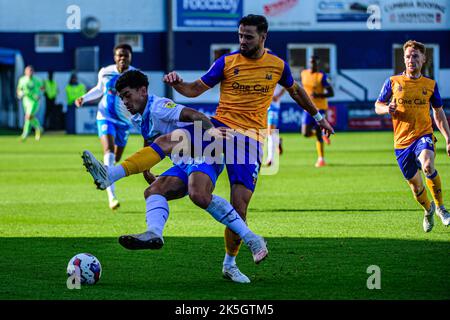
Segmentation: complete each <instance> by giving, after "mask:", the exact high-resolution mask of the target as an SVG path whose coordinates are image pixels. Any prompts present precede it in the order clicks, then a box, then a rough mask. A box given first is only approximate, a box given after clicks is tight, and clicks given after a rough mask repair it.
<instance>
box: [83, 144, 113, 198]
mask: <svg viewBox="0 0 450 320" xmlns="http://www.w3.org/2000/svg"><path fill="white" fill-rule="evenodd" d="M81 158H82V159H83V165H84V166H85V167H86V170H87V171H88V172H89V173H90V174H91V176H92V178H94V183H95V184H96V185H97V189H100V190H105V189H106V188H108V187H109V186H110V185H111V184H112V182H111V181H110V180H109V177H108V170H107V168H106V166H105V165H103V164H102V163H100V161H98V160H97V159H96V158H95V157H94V155H93V154H92V153H91V152H90V151H88V150H85V151H83V154H82V155H81Z"/></svg>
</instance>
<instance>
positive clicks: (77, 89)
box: [65, 73, 86, 134]
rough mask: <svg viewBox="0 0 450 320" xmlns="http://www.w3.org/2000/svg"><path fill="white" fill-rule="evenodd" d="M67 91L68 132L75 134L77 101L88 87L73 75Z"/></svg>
mask: <svg viewBox="0 0 450 320" xmlns="http://www.w3.org/2000/svg"><path fill="white" fill-rule="evenodd" d="M65 91H66V97H67V114H66V131H67V133H71V134H73V133H75V100H76V99H78V98H80V97H81V96H83V95H84V94H85V93H86V86H85V85H84V84H82V83H81V82H78V77H77V75H76V74H75V73H72V75H71V76H70V80H69V83H68V84H67V86H66V88H65Z"/></svg>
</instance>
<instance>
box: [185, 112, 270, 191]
mask: <svg viewBox="0 0 450 320" xmlns="http://www.w3.org/2000/svg"><path fill="white" fill-rule="evenodd" d="M211 122H212V123H213V124H214V126H215V127H227V128H228V126H227V125H225V124H223V123H221V122H220V121H218V120H216V119H213V118H212V119H211ZM180 129H184V130H186V131H187V132H188V133H189V134H190V136H191V137H193V139H192V141H191V148H193V149H192V150H194V151H193V152H194V154H195V152H196V151H195V148H197V150H198V151H197V152H201V155H202V156H203V160H204V161H206V164H205V165H211V164H219V162H220V164H222V165H223V162H225V165H226V167H227V172H228V180H229V182H230V185H233V184H242V185H244V186H245V187H246V188H247V189H249V190H250V191H252V192H253V191H254V190H255V186H256V181H257V179H258V174H259V170H260V168H261V160H262V156H263V148H262V143H260V142H258V141H256V140H255V139H251V138H249V137H247V136H245V135H243V134H239V133H235V138H234V139H233V140H226V141H224V143H223V145H222V149H221V150H220V151H221V154H222V153H223V155H224V156H223V157H222V156H221V154H220V155H216V154H214V152H211V149H214V148H211V147H212V146H210V145H211V141H204V140H203V139H202V137H203V136H202V137H197V136H196V135H195V134H197V135H198V134H200V133H201V134H202V135H203V132H204V130H199V131H200V132H198V133H196V132H195V129H194V125H188V126H186V127H183V128H180ZM191 152H192V151H191ZM205 155H206V156H205ZM219 159H220V160H219ZM217 160H219V161H217ZM210 177H211V176H210ZM211 180H213V179H212V178H211Z"/></svg>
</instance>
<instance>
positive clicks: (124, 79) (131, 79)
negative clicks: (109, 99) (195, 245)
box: [115, 70, 148, 92]
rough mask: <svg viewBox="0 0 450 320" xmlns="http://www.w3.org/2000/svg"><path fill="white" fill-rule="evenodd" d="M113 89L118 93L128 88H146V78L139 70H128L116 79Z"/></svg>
mask: <svg viewBox="0 0 450 320" xmlns="http://www.w3.org/2000/svg"><path fill="white" fill-rule="evenodd" d="M115 87H116V91H117V92H120V91H121V90H123V89H124V88H126V87H130V88H131V89H138V88H141V87H146V88H148V78H147V76H146V75H145V74H144V73H142V72H141V71H139V70H130V71H127V72H125V73H124V74H122V75H121V76H120V77H119V79H117V81H116V85H115Z"/></svg>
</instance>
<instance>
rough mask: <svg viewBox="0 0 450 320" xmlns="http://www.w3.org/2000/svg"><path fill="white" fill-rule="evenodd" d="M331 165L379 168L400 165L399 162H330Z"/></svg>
mask: <svg viewBox="0 0 450 320" xmlns="http://www.w3.org/2000/svg"><path fill="white" fill-rule="evenodd" d="M328 166H330V167H351V168H358V167H364V168H366V167H368V168H378V167H398V165H397V163H329V164H328Z"/></svg>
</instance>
